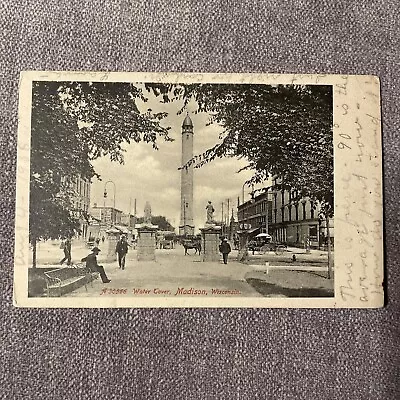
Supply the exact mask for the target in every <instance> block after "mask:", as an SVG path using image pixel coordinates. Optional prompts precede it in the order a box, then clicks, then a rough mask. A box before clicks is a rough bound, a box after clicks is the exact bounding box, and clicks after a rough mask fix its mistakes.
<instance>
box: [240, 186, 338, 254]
mask: <svg viewBox="0 0 400 400" xmlns="http://www.w3.org/2000/svg"><path fill="white" fill-rule="evenodd" d="M319 211H320V207H319V204H318V203H315V204H314V203H313V202H312V201H311V200H310V198H309V197H303V198H299V196H298V193H297V192H296V191H291V190H281V189H279V186H278V182H277V179H274V183H273V185H272V186H271V187H268V188H265V191H264V193H262V194H259V195H257V196H254V197H253V198H252V199H251V200H249V201H247V202H244V203H243V204H241V205H239V206H238V219H239V232H246V233H247V234H248V235H249V237H250V238H251V237H253V236H255V235H257V234H258V233H262V232H265V233H268V234H270V235H271V236H272V238H273V240H275V241H278V242H285V243H287V244H288V245H292V246H304V244H305V242H306V241H307V240H309V242H310V245H311V246H312V247H319V246H320V245H322V244H323V243H324V239H325V238H326V237H327V229H326V223H325V220H324V219H321V218H319ZM267 216H268V218H267ZM329 228H330V229H329V232H330V236H331V238H332V240H333V237H334V224H333V219H330V221H329Z"/></svg>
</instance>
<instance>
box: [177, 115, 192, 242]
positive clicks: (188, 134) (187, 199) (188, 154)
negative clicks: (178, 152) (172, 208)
mask: <svg viewBox="0 0 400 400" xmlns="http://www.w3.org/2000/svg"><path fill="white" fill-rule="evenodd" d="M192 157H193V123H192V120H191V119H190V117H189V113H188V114H187V115H186V118H185V119H184V121H183V124H182V165H185V164H186V163H187V162H188V161H189V160H190V159H192ZM179 234H180V235H194V223H193V165H191V166H190V167H187V168H183V169H182V170H181V222H180V224H179Z"/></svg>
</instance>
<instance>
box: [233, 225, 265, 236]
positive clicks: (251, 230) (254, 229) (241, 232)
mask: <svg viewBox="0 0 400 400" xmlns="http://www.w3.org/2000/svg"><path fill="white" fill-rule="evenodd" d="M259 231H260V227H258V228H252V229H248V230H241V231H237V232H236V233H237V234H239V235H243V234H244V233H247V234H248V235H253V234H254V233H256V232H259Z"/></svg>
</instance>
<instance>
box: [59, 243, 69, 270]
mask: <svg viewBox="0 0 400 400" xmlns="http://www.w3.org/2000/svg"><path fill="white" fill-rule="evenodd" d="M60 247H61V248H62V249H64V258H63V259H62V260H61V261H60V265H63V264H64V261H67V265H71V240H70V239H69V238H67V239H66V240H65V241H63V242H61V246H60Z"/></svg>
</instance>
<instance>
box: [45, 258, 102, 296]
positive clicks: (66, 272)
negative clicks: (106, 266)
mask: <svg viewBox="0 0 400 400" xmlns="http://www.w3.org/2000/svg"><path fill="white" fill-rule="evenodd" d="M98 275H99V274H98V272H92V271H89V270H88V269H87V268H86V266H85V265H84V264H76V265H73V266H71V267H64V268H57V269H53V270H50V271H46V272H45V273H44V276H45V279H46V284H47V296H48V297H55V296H58V297H61V296H62V295H63V294H65V293H68V292H69V291H72V290H74V289H76V288H77V287H79V286H81V285H80V283H82V282H83V284H84V285H85V289H86V291H87V284H88V283H90V284H91V286H93V280H94V279H97V277H98Z"/></svg>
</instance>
